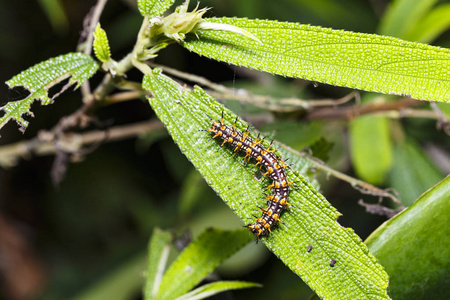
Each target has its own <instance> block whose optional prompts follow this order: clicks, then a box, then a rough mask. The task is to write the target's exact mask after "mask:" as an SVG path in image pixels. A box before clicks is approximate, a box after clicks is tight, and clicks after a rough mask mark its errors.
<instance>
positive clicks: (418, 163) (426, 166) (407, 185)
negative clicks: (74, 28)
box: [389, 140, 444, 206]
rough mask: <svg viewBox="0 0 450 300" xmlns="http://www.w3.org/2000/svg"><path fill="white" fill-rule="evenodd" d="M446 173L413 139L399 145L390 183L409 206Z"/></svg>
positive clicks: (395, 153)
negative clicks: (439, 168) (442, 171)
mask: <svg viewBox="0 0 450 300" xmlns="http://www.w3.org/2000/svg"><path fill="white" fill-rule="evenodd" d="M443 176H444V175H443V174H442V173H441V172H440V171H439V170H438V169H437V168H436V166H434V165H433V163H432V162H431V160H430V159H429V158H428V157H427V156H426V154H425V153H424V152H423V150H422V149H421V148H420V147H418V146H417V145H416V144H415V143H414V142H413V141H411V140H407V141H405V142H403V143H400V144H398V145H397V147H396V148H395V151H394V163H393V166H392V170H391V172H390V174H389V179H390V183H391V184H390V185H391V186H392V187H393V188H394V189H395V190H396V191H397V192H398V193H399V194H400V196H401V197H400V199H401V200H402V203H403V204H404V205H405V206H409V205H411V204H413V203H414V201H415V200H416V199H417V198H418V197H419V196H420V194H422V193H423V192H425V191H426V190H427V189H429V188H430V187H432V186H433V185H434V184H436V182H439V181H440V180H441V179H442V177H443Z"/></svg>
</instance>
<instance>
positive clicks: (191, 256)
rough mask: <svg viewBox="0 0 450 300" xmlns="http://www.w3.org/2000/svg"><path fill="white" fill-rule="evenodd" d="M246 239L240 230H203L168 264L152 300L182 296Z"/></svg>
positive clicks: (246, 241)
mask: <svg viewBox="0 0 450 300" xmlns="http://www.w3.org/2000/svg"><path fill="white" fill-rule="evenodd" d="M250 240H251V237H250V235H249V234H248V232H246V231H245V230H243V229H240V230H235V231H224V230H219V229H210V230H206V231H205V232H203V233H202V234H201V235H200V236H199V237H197V239H195V241H193V242H192V243H191V244H189V246H188V247H186V249H184V251H183V252H182V253H181V254H180V255H179V256H178V257H177V259H176V260H175V261H174V262H173V263H172V265H171V266H170V268H169V269H168V270H167V272H166V274H165V275H164V278H163V280H162V282H161V285H160V287H159V290H158V293H157V295H156V297H155V299H164V300H165V299H175V298H177V297H179V296H181V295H183V294H185V293H186V292H188V291H189V290H191V289H192V288H193V287H195V286H196V285H197V284H199V283H200V282H201V281H202V280H203V279H204V278H205V277H206V276H207V275H208V274H209V273H211V272H212V271H213V270H214V268H215V267H217V266H218V265H219V264H221V263H222V262H223V261H224V260H225V259H227V258H228V257H230V255H232V254H233V253H235V252H237V251H238V250H239V249H241V248H242V247H243V246H245V245H246V244H247V243H248V242H250Z"/></svg>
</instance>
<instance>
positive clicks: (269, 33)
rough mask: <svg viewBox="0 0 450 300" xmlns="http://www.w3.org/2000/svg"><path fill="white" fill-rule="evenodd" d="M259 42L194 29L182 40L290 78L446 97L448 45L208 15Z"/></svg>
mask: <svg viewBox="0 0 450 300" xmlns="http://www.w3.org/2000/svg"><path fill="white" fill-rule="evenodd" d="M206 20H207V21H208V22H217V23H224V24H230V25H234V26H237V27H240V28H242V29H244V30H247V31H248V32H250V33H251V34H253V35H254V36H256V37H257V38H258V39H259V40H261V41H262V43H258V42H255V41H253V40H251V39H248V38H245V37H242V36H239V35H236V34H233V33H230V32H224V31H212V30H209V31H208V30H198V31H197V32H196V35H193V36H191V37H190V38H189V39H186V41H185V42H184V43H183V46H184V47H186V48H187V49H189V50H191V51H194V52H196V53H198V54H201V55H204V56H207V57H210V58H213V59H216V60H219V61H225V62H227V63H231V64H235V65H239V66H245V67H248V68H252V69H256V70H261V71H266V72H270V73H274V74H279V75H283V76H289V77H300V78H305V79H308V80H312V81H317V82H324V83H328V84H332V85H338V86H344V87H350V88H355V89H361V90H366V91H374V92H381V93H386V94H398V95H410V96H411V97H413V98H417V99H423V100H435V101H444V102H447V101H449V98H450V97H449V95H450V50H449V49H444V48H439V47H433V46H429V45H425V44H419V43H412V42H407V41H403V40H400V39H397V38H392V37H386V36H379V35H375V34H363V33H355V32H349V31H343V30H332V29H329V28H321V27H315V26H310V25H303V24H297V23H288V22H276V21H266V20H248V19H239V18H212V19H206Z"/></svg>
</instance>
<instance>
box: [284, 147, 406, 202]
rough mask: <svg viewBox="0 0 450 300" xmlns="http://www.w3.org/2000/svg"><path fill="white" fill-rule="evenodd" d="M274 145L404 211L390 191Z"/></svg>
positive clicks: (288, 148)
mask: <svg viewBox="0 0 450 300" xmlns="http://www.w3.org/2000/svg"><path fill="white" fill-rule="evenodd" d="M275 143H276V142H275ZM276 144H277V145H278V146H279V147H282V148H284V149H286V150H288V151H289V152H291V153H292V154H295V155H297V156H302V157H304V158H305V159H306V160H307V161H309V162H310V163H312V164H313V165H315V166H316V168H317V169H319V170H322V171H324V172H325V173H327V174H331V175H332V176H334V177H336V178H338V179H340V180H342V181H345V182H348V183H349V184H350V185H351V186H352V187H353V188H355V189H357V190H359V191H360V192H361V193H363V194H366V195H372V196H377V197H380V198H389V199H391V200H392V201H393V202H394V203H395V204H396V205H397V206H398V210H402V209H404V206H403V204H402V203H401V202H400V200H398V198H397V197H396V196H395V195H394V194H393V193H392V191H391V190H390V189H387V190H383V189H380V188H378V187H376V186H374V185H371V184H370V183H367V182H364V181H362V180H359V179H356V178H353V177H351V176H348V175H346V174H344V173H341V172H339V171H336V170H334V169H332V168H331V167H329V166H327V165H326V164H325V163H324V162H322V161H320V160H318V159H317V158H315V157H312V156H310V155H308V154H307V153H304V152H302V153H301V152H298V151H296V150H294V149H292V148H291V147H288V146H285V145H280V144H279V143H276Z"/></svg>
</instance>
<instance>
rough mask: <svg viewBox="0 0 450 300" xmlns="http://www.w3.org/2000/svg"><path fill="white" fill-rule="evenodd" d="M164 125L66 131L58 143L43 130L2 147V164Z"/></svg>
mask: <svg viewBox="0 0 450 300" xmlns="http://www.w3.org/2000/svg"><path fill="white" fill-rule="evenodd" d="M163 128H164V126H163V125H162V124H161V122H159V121H156V120H154V121H145V122H140V123H135V124H130V125H123V126H117V127H113V128H111V129H109V130H108V131H104V130H94V131H89V132H85V133H70V132H69V133H65V134H63V135H62V136H61V137H60V139H59V140H58V142H57V143H55V142H54V141H53V139H52V138H51V137H50V138H49V137H46V135H47V134H48V132H43V133H42V134H40V135H38V137H35V138H33V139H31V140H27V141H22V142H18V143H14V144H9V145H5V146H2V147H0V165H1V166H2V167H11V166H14V165H15V164H16V163H17V160H18V159H20V158H28V157H30V156H31V155H33V154H34V155H40V156H43V155H49V154H54V153H55V152H56V151H58V150H59V151H64V152H66V153H76V152H79V151H80V149H82V148H83V147H86V146H89V145H92V144H95V143H98V142H99V141H104V142H111V141H118V140H123V139H127V138H133V137H136V136H139V135H141V134H143V133H145V132H149V131H156V130H162V129H163Z"/></svg>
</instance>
